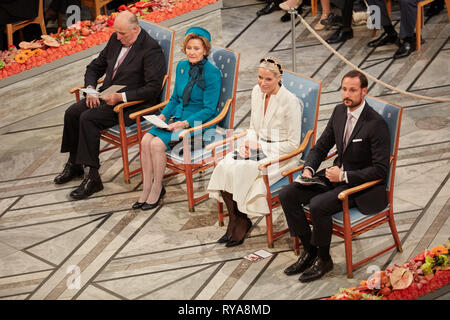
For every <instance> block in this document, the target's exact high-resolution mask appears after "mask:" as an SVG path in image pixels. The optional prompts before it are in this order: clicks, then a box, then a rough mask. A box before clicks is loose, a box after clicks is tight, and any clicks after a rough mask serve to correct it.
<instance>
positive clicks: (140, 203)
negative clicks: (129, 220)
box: [131, 201, 145, 209]
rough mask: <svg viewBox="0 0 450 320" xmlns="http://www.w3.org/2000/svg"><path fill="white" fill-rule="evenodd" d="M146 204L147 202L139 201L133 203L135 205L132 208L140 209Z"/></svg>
mask: <svg viewBox="0 0 450 320" xmlns="http://www.w3.org/2000/svg"><path fill="white" fill-rule="evenodd" d="M144 203H145V202H139V201H136V202H135V203H133V205H132V206H131V208H133V209H140V208H141V207H142V206H143V205H144Z"/></svg>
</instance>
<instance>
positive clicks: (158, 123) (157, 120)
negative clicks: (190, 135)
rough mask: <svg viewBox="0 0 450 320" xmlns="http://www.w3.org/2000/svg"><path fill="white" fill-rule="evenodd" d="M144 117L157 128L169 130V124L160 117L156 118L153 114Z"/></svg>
mask: <svg viewBox="0 0 450 320" xmlns="http://www.w3.org/2000/svg"><path fill="white" fill-rule="evenodd" d="M143 117H144V119H145V120H147V121H148V122H150V123H151V124H153V125H155V126H157V127H158V128H161V129H168V128H169V125H168V124H167V123H165V122H164V121H162V120H161V119H160V118H159V117H157V116H155V115H154V114H152V115H150V116H143Z"/></svg>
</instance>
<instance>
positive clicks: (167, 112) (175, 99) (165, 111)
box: [161, 61, 186, 120]
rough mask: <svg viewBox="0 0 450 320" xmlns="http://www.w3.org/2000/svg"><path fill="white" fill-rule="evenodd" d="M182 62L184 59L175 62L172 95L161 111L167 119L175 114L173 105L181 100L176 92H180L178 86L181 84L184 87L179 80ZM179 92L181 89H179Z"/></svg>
mask: <svg viewBox="0 0 450 320" xmlns="http://www.w3.org/2000/svg"><path fill="white" fill-rule="evenodd" d="M183 62H184V61H180V62H179V63H178V64H177V70H176V75H175V87H174V89H173V92H172V95H171V96H170V99H169V103H168V104H167V105H166V106H165V107H164V109H163V111H162V112H161V113H162V114H163V115H164V116H165V117H166V119H167V120H168V119H169V118H170V117H172V116H173V115H174V114H175V107H176V106H177V105H178V104H179V103H180V101H182V99H181V97H180V96H179V94H178V93H179V92H180V90H179V88H178V87H179V86H180V85H181V86H183V88H184V86H185V85H186V84H182V83H180V82H182V81H181V78H182V77H181V76H180V75H181V69H183V68H185V67H184V66H183ZM181 92H183V91H182V90H181Z"/></svg>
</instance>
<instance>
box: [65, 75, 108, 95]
mask: <svg viewBox="0 0 450 320" xmlns="http://www.w3.org/2000/svg"><path fill="white" fill-rule="evenodd" d="M104 80H105V78H100V79H98V80H97V84H100V83H103V81H104ZM83 88H84V85H82V86H77V87H74V88H72V89H70V90H69V93H71V94H73V93H75V92H77V91H78V90H80V89H83Z"/></svg>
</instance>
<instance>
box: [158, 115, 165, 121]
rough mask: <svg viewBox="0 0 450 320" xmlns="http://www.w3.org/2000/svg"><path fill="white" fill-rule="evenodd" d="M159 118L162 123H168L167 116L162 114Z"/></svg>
mask: <svg viewBox="0 0 450 320" xmlns="http://www.w3.org/2000/svg"><path fill="white" fill-rule="evenodd" d="M158 118H160V119H161V120H162V121H166V116H165V115H163V114H162V113H161V114H160V115H159V116H158Z"/></svg>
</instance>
